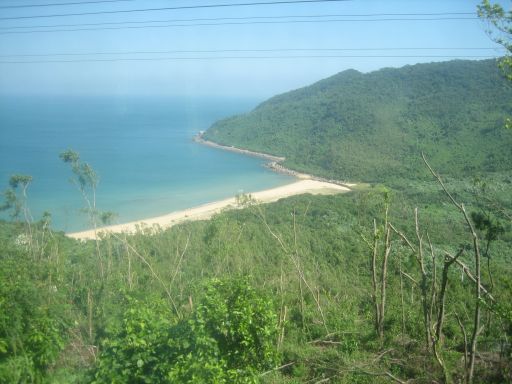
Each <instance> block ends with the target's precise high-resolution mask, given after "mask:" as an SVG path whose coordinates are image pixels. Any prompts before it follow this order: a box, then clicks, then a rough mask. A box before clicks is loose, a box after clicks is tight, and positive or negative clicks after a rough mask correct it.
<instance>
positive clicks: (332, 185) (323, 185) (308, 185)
mask: <svg viewBox="0 0 512 384" xmlns="http://www.w3.org/2000/svg"><path fill="white" fill-rule="evenodd" d="M202 136H203V132H200V133H199V134H198V135H196V136H194V137H193V140H194V141H195V142H196V143H199V144H202V145H207V146H210V147H213V148H218V149H222V150H227V151H231V152H236V153H240V154H244V155H248V156H254V157H259V158H263V159H265V160H269V162H268V163H267V164H265V165H264V166H265V167H267V168H269V169H271V170H272V171H274V172H277V173H282V174H286V175H289V176H293V177H295V178H296V179H297V181H295V182H292V183H290V184H287V185H284V186H281V187H276V188H271V189H266V190H262V191H257V192H249V193H247V194H244V195H246V196H249V197H250V201H251V202H252V203H254V204H260V203H271V202H274V201H277V200H279V199H282V198H285V197H290V196H295V195H300V194H306V193H309V194H312V195H331V194H337V193H345V192H349V191H350V190H351V187H353V186H355V185H356V184H350V183H345V182H341V181H339V180H329V179H325V178H322V177H317V176H313V175H309V174H306V173H300V172H297V171H294V170H292V169H289V168H286V167H284V166H282V165H281V164H280V163H281V162H283V161H284V160H285V158H284V157H279V156H274V155H270V154H268V153H262V152H254V151H250V150H247V149H240V148H236V147H233V146H225V145H221V144H217V143H215V142H213V141H209V140H205V139H203V137H202ZM245 206H246V205H245V204H240V202H239V200H238V197H231V198H227V199H224V200H219V201H214V202H211V203H207V204H203V205H200V206H196V207H192V208H188V209H184V210H180V211H174V212H171V213H168V214H165V215H161V216H156V217H150V218H146V219H141V220H136V221H131V222H128V223H124V224H115V225H109V226H105V227H102V228H98V229H97V230H96V231H95V230H94V229H91V230H85V231H79V232H72V233H67V234H66V236H68V237H70V238H73V239H76V240H94V239H96V238H101V237H102V236H104V235H108V234H109V233H126V234H134V233H136V232H138V231H140V230H144V231H149V233H152V232H157V231H158V230H161V229H167V228H170V227H172V226H174V225H177V224H180V223H183V222H185V221H195V220H207V219H210V218H211V217H212V216H213V215H215V214H217V213H219V212H221V211H223V210H227V209H240V208H244V207H245Z"/></svg>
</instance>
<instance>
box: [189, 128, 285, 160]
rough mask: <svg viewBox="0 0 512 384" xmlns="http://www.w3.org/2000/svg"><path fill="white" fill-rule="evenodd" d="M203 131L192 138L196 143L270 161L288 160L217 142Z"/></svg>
mask: <svg viewBox="0 0 512 384" xmlns="http://www.w3.org/2000/svg"><path fill="white" fill-rule="evenodd" d="M203 133H204V132H200V133H198V134H197V135H195V136H194V137H193V138H192V140H193V141H195V142H196V143H199V144H203V145H207V146H209V147H213V148H218V149H223V150H226V151H231V152H235V153H241V154H243V155H248V156H253V157H260V158H262V159H265V160H270V161H275V162H281V161H285V160H286V158H285V157H280V156H274V155H269V154H268V153H263V152H255V151H250V150H248V149H241V148H237V147H233V146H228V145H222V144H217V143H215V142H214V141H210V140H205V139H203Z"/></svg>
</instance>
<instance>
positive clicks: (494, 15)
mask: <svg viewBox="0 0 512 384" xmlns="http://www.w3.org/2000/svg"><path fill="white" fill-rule="evenodd" d="M478 16H479V17H480V18H481V19H483V20H485V21H487V22H488V23H489V24H490V27H491V28H490V29H489V34H490V36H491V38H492V39H493V40H494V41H495V42H496V43H498V44H500V45H502V46H503V47H504V48H505V49H506V50H507V52H508V53H507V55H506V56H505V57H503V58H502V59H501V60H500V63H499V65H500V68H501V69H502V70H503V73H504V74H505V77H506V78H507V80H509V81H512V56H511V54H512V11H505V9H504V8H503V6H501V5H500V4H497V3H491V2H490V1H489V0H483V1H482V3H481V4H480V5H479V6H478ZM506 127H507V128H509V129H512V120H511V119H510V118H509V119H507V123H506Z"/></svg>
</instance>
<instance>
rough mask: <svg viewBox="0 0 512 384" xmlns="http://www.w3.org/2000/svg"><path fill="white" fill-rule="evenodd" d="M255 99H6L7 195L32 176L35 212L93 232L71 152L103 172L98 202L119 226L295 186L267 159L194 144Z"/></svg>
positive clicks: (1, 132)
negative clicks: (12, 185) (13, 183)
mask: <svg viewBox="0 0 512 384" xmlns="http://www.w3.org/2000/svg"><path fill="white" fill-rule="evenodd" d="M255 104H256V101H248V100H234V99H216V100H214V99H207V98H203V99H178V98H126V97H124V98H118V97H110V98H106V97H101V98H97V97H96V98H92V97H89V98H86V97H81V98H77V97H75V98H68V97H66V98H63V97H53V98H43V97H30V98H20V97H17V98H5V97H2V98H0V189H1V190H4V189H6V188H7V186H8V180H9V177H10V175H12V174H16V173H20V174H29V175H32V176H33V182H32V184H31V186H30V188H29V191H28V192H29V207H30V211H31V213H32V216H33V217H34V219H36V220H37V219H39V218H40V217H41V215H42V213H43V212H44V211H49V212H51V214H52V217H53V220H52V222H53V227H54V228H55V229H59V230H64V231H74V230H80V229H85V228H88V227H89V225H88V222H87V218H86V216H85V215H84V214H83V213H80V208H82V207H83V206H84V203H83V201H82V200H81V197H80V194H79V192H78V190H77V189H76V187H75V186H74V185H72V184H71V183H70V181H69V180H70V178H71V176H72V174H71V171H70V169H69V167H68V166H67V165H66V164H64V163H62V162H61V160H60V159H59V153H60V152H62V151H63V150H66V149H68V148H72V149H73V150H75V151H78V152H79V153H80V156H81V158H82V159H83V160H84V161H86V162H88V163H89V164H90V165H91V166H92V167H93V168H94V169H95V170H96V172H97V173H98V175H99V177H100V183H99V185H98V190H97V205H98V208H99V209H100V210H108V211H114V212H115V213H116V214H117V215H118V216H117V219H116V222H126V221H131V220H136V219H142V218H145V217H151V216H157V215H161V214H164V213H168V212H172V211H175V210H180V209H184V208H188V207H192V206H196V205H199V204H204V203H207V202H210V201H214V200H219V199H222V198H226V197H232V196H234V195H236V194H237V193H239V192H240V191H256V190H261V189H265V188H270V187H275V186H279V185H283V184H286V183H288V182H290V181H291V179H290V177H288V176H283V175H278V174H275V173H273V172H270V171H268V170H267V169H266V168H264V167H262V164H263V160H261V159H256V158H252V157H248V156H243V155H239V154H235V153H231V152H227V151H222V150H218V149H213V148H209V147H206V146H202V145H199V144H196V143H194V142H192V140H191V138H192V137H193V135H194V134H196V133H197V132H198V131H200V130H205V129H207V128H208V127H209V126H210V125H211V124H212V123H213V122H214V121H216V120H218V119H220V118H223V117H227V116H229V115H232V114H235V113H240V112H244V111H248V110H250V109H252V108H253V107H254V106H255Z"/></svg>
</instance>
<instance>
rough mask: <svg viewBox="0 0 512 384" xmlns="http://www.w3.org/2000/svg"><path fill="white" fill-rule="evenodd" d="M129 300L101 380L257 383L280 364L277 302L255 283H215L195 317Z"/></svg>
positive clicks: (100, 367)
mask: <svg viewBox="0 0 512 384" xmlns="http://www.w3.org/2000/svg"><path fill="white" fill-rule="evenodd" d="M150 303H151V305H148V304H145V303H142V302H141V301H139V300H135V299H133V298H129V299H128V306H127V309H126V311H125V315H124V319H123V322H122V325H121V326H120V327H119V329H117V330H115V331H112V332H111V336H110V337H108V338H107V339H106V340H105V341H104V343H103V351H102V353H101V355H100V358H99V361H98V364H97V368H96V372H95V374H94V376H95V381H94V383H97V384H100V383H125V382H130V383H176V382H179V383H255V382H257V381H258V374H259V373H260V372H262V371H263V370H265V369H269V368H272V367H273V366H274V365H275V364H276V362H277V353H276V348H275V345H274V343H275V341H276V338H277V318H276V315H275V313H274V309H273V305H272V302H271V301H270V300H269V299H267V298H264V297H262V296H261V295H259V294H258V293H257V292H256V291H255V290H254V289H253V288H251V287H250V285H249V283H248V281H247V279H238V280H225V281H223V280H212V281H210V282H209V283H207V284H206V285H205V287H204V296H203V297H202V299H201V300H200V303H199V304H198V306H197V308H196V309H195V311H194V313H193V315H192V316H191V318H190V319H188V320H181V321H179V322H174V320H173V318H172V315H171V310H170V308H169V307H168V306H166V304H165V303H164V302H163V301H161V300H154V299H152V300H151V301H150Z"/></svg>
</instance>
